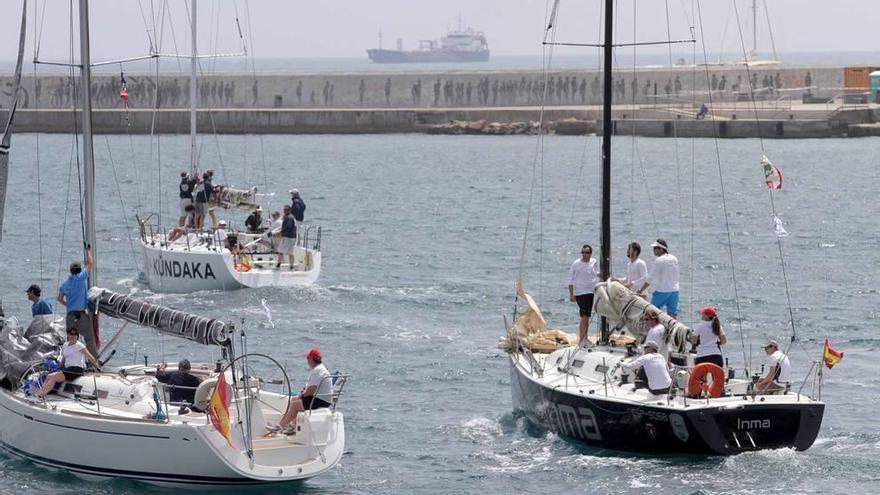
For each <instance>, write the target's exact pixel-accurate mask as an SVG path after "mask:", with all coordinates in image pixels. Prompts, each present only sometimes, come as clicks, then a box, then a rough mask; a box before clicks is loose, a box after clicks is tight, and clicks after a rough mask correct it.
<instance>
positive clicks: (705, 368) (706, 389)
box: [688, 363, 724, 398]
mask: <svg viewBox="0 0 880 495" xmlns="http://www.w3.org/2000/svg"><path fill="white" fill-rule="evenodd" d="M706 375H712V383H711V384H709V383H706ZM723 391H724V370H723V369H721V366H718V365H717V364H712V363H700V364H698V365H697V366H696V367H695V368H694V370H693V371H691V377H690V379H688V395H690V396H691V397H702V396H703V394H705V393H708V394H709V397H713V398H714V397H721V392H723Z"/></svg>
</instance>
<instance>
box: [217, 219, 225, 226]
mask: <svg viewBox="0 0 880 495" xmlns="http://www.w3.org/2000/svg"><path fill="white" fill-rule="evenodd" d="M218 223H219V224H220V225H226V220H220V221H219V222H218Z"/></svg>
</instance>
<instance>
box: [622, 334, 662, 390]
mask: <svg viewBox="0 0 880 495" xmlns="http://www.w3.org/2000/svg"><path fill="white" fill-rule="evenodd" d="M639 368H641V369H642V370H644V375H645V377H646V378H647V381H648V390H649V391H650V392H651V393H652V394H654V395H661V394H667V393H669V386H670V385H672V377H670V376H669V366H668V365H667V364H666V359H664V358H663V356H661V355H660V354H658V353H657V344H656V343H655V342H653V341H650V340H649V341H647V342H645V353H644V354H642V355H641V356H639V357H637V358H635V359H633V360H632V361H630V362H628V363H624V365H623V369H624V370H626V371H633V370H636V369H639ZM641 374H642V373H639V375H641Z"/></svg>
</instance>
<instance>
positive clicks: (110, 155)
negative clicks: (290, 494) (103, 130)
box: [104, 134, 137, 269]
mask: <svg viewBox="0 0 880 495" xmlns="http://www.w3.org/2000/svg"><path fill="white" fill-rule="evenodd" d="M104 143H105V144H106V145H107V157H108V159H109V160H110V167H111V168H112V169H113V179H114V180H115V181H116V193H117V194H119V203H120V204H121V205H122V225H124V226H125V232H126V234H128V245H129V247H130V248H131V261H132V264H133V266H134V267H135V269H137V255H136V254H135V251H134V241H133V240H132V238H131V229H130V228H129V226H128V219H127V217H126V214H125V213H126V211H128V209H127V208H126V207H125V199H123V197H122V185H121V184H120V183H119V175H118V174H117V173H116V163H115V162H114V161H113V152H112V150H111V149H110V138H109V137H108V136H107V135H106V134H105V135H104Z"/></svg>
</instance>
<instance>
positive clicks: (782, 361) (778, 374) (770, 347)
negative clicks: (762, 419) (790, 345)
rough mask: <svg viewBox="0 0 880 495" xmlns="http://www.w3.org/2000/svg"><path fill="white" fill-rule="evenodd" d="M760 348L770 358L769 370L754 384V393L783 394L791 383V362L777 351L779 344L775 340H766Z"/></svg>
mask: <svg viewBox="0 0 880 495" xmlns="http://www.w3.org/2000/svg"><path fill="white" fill-rule="evenodd" d="M761 348H762V349H764V352H766V353H767V356H769V358H770V370H769V371H767V376H765V377H764V378H761V379H760V380H758V383H756V384H755V393H756V394H778V393H785V392H786V390H788V386H789V384H790V383H791V361H790V360H789V359H788V356H786V355H785V353H784V352H782V351H781V350H779V343H778V342H776V341H775V340H768V341H767V343H766V344H764V345H763V346H762V347H761Z"/></svg>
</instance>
